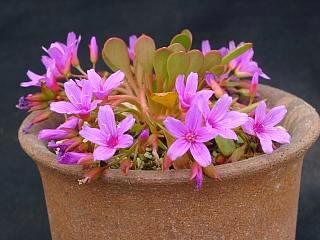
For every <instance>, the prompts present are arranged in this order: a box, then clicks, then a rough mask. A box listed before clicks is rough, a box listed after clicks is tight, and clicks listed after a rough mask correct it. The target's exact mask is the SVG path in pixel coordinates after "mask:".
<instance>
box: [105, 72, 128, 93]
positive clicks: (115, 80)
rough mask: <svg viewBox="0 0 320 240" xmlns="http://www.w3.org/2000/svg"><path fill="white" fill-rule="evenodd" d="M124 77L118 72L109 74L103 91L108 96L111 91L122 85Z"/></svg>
mask: <svg viewBox="0 0 320 240" xmlns="http://www.w3.org/2000/svg"><path fill="white" fill-rule="evenodd" d="M124 77H125V75H124V73H123V72H121V71H120V70H119V71H117V72H115V73H113V74H111V75H110V76H109V77H108V78H107V80H106V81H105V83H104V90H105V91H106V92H107V94H110V92H111V91H112V90H113V89H115V88H116V87H119V86H120V85H121V84H122V83H123V79H124Z"/></svg>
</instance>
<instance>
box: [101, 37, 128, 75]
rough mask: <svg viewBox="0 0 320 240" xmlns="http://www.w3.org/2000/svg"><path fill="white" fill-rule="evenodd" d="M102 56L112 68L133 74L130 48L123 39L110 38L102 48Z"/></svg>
mask: <svg viewBox="0 0 320 240" xmlns="http://www.w3.org/2000/svg"><path fill="white" fill-rule="evenodd" d="M102 58H103V60H104V62H105V63H106V64H107V65H108V66H109V67H110V68H111V70H113V71H117V70H119V69H120V70H121V71H123V72H124V73H125V74H126V75H127V76H128V74H131V70H130V59H129V55H128V48H127V45H126V44H125V42H124V41H123V40H122V39H120V38H109V39H108V40H107V41H106V42H105V44H104V47H103V49H102Z"/></svg>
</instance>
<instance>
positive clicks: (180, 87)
mask: <svg viewBox="0 0 320 240" xmlns="http://www.w3.org/2000/svg"><path fill="white" fill-rule="evenodd" d="M176 90H177V93H178V96H179V99H181V98H182V99H183V97H184V91H185V86H184V76H183V75H179V76H178V77H177V78H176Z"/></svg>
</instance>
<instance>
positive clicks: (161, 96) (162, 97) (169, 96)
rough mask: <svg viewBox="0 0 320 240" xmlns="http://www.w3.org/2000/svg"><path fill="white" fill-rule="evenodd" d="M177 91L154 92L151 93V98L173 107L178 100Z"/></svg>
mask: <svg viewBox="0 0 320 240" xmlns="http://www.w3.org/2000/svg"><path fill="white" fill-rule="evenodd" d="M177 98H178V96H177V93H176V92H165V93H153V94H152V95H151V99H152V100H153V101H155V102H157V103H160V104H161V105H163V106H165V107H167V108H172V107H173V106H174V105H175V103H176V101H177Z"/></svg>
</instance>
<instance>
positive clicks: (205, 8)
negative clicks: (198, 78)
mask: <svg viewBox="0 0 320 240" xmlns="http://www.w3.org/2000/svg"><path fill="white" fill-rule="evenodd" d="M319 7H320V2H319V1H318V0H314V1H311V0H309V1H307V0H306V1H301V2H294V1H293V0H291V1H290V0H289V1H281V0H278V1H258V0H252V1H226V0H220V1H213V0H208V1H198V2H197V1H186V0H178V1H168V0H161V1H155V2H152V1H129V0H127V1H125V0H117V1H110V2H108V1H100V2H98V1H92V0H91V1H80V0H78V1H66V0H55V1H53V0H52V1H41V0H38V1H37V0H34V1H23V0H21V1H17V0H10V1H9V0H7V1H4V0H1V1H0V76H1V80H0V83H1V85H0V86H1V87H0V91H1V94H0V97H1V102H0V104H1V116H0V136H1V137H0V146H1V147H0V149H1V170H0V184H1V185H0V189H1V194H0V239H26V240H27V239H42V240H44V239H50V232H49V225H48V220H47V213H46V207H45V203H44V196H43V192H42V186H41V180H40V177H39V174H38V172H37V169H36V167H35V165H34V164H33V163H32V161H31V160H29V158H28V157H27V156H26V155H25V154H24V153H23V152H22V150H21V149H20V147H19V143H18V140H17V129H18V126H19V124H20V122H21V121H22V119H23V118H24V117H25V115H26V114H25V113H24V112H21V111H18V110H16V109H15V108H14V105H15V103H16V101H17V99H18V97H19V96H20V95H23V94H25V93H26V92H27V91H28V90H24V89H21V88H19V87H18V84H19V83H20V82H21V81H24V80H25V79H26V76H25V73H26V71H27V69H32V70H34V71H35V72H39V73H41V72H43V68H42V66H41V63H40V56H41V54H42V50H41V48H40V47H41V46H42V45H44V46H48V45H49V43H50V42H52V41H55V40H60V41H64V39H65V37H66V34H67V32H68V31H71V30H72V31H75V32H77V33H80V34H81V35H82V37H83V38H82V43H81V47H80V48H81V49H80V59H88V58H87V54H88V52H87V51H88V50H87V44H88V41H89V39H90V37H91V35H92V34H96V36H97V38H98V43H99V44H100V46H101V44H103V42H104V41H105V39H106V38H107V37H110V36H120V37H123V38H125V39H127V38H128V36H129V35H130V34H132V33H137V34H140V33H146V34H149V35H151V36H153V37H154V38H155V39H156V41H157V43H158V46H159V45H162V44H166V43H167V41H168V39H169V38H170V37H171V36H172V35H173V34H175V33H178V32H179V31H180V30H181V29H183V28H189V29H191V30H192V32H193V34H194V40H195V42H194V46H196V47H199V46H200V42H201V40H202V39H210V40H211V42H212V44H213V45H214V46H217V47H220V46H222V45H226V44H227V42H228V41H229V40H231V39H234V40H236V41H237V42H239V41H241V40H244V41H252V42H254V44H255V58H256V60H257V61H258V62H259V63H260V65H261V66H262V67H263V69H264V71H265V72H266V73H267V74H269V75H270V76H271V78H272V79H271V81H270V82H269V81H268V82H266V81H265V83H267V84H270V85H273V86H276V87H279V88H282V89H284V90H287V91H289V92H292V93H294V94H297V95H299V96H301V97H302V98H303V99H305V100H306V101H308V102H310V103H311V104H312V105H313V106H314V107H315V108H316V109H317V110H318V111H319V109H320V101H319V100H320V97H319V93H320V91H319V90H320V87H319V85H320V83H319V76H320V71H319V70H320V69H319V54H320V51H319V46H318V45H319V44H320V32H319V29H320V17H319V10H320V8H319ZM302 114H303V113H302ZM319 149H320V143H319V142H317V143H316V145H315V146H314V147H313V148H312V149H311V150H310V151H309V153H308V154H307V156H306V159H305V163H304V168H303V177H302V188H301V195H300V205H299V218H298V227H297V239H304V240H307V239H312V240H315V239H320V228H319V226H320V181H319V177H320V172H319V170H320V161H319V160H320V150H319ZM66 224H68V223H66Z"/></svg>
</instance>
